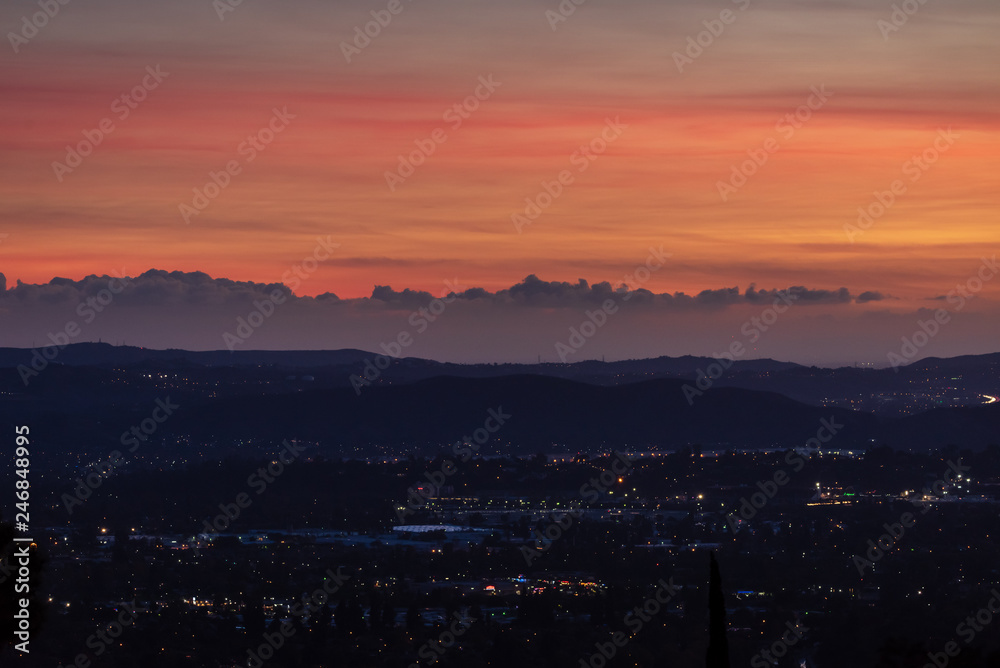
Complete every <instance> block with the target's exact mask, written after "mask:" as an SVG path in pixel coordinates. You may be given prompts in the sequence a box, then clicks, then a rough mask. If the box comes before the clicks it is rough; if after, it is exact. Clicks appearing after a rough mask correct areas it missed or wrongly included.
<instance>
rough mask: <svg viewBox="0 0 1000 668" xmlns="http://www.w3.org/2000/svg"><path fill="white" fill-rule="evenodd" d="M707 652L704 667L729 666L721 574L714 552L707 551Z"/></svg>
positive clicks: (725, 667) (718, 667)
mask: <svg viewBox="0 0 1000 668" xmlns="http://www.w3.org/2000/svg"><path fill="white" fill-rule="evenodd" d="M708 556H709V559H710V562H709V581H708V652H706V656H705V666H706V668H730V664H729V642H728V641H727V640H726V598H725V596H724V595H723V594H722V576H721V575H719V563H718V562H717V561H716V560H715V552H714V551H713V552H709V553H708Z"/></svg>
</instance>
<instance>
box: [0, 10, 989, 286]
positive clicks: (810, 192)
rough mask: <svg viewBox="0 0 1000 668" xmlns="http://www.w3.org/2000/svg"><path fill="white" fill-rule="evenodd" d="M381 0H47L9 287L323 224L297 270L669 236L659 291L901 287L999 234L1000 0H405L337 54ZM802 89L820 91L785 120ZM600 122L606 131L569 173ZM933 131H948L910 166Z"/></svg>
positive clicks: (587, 253)
mask: <svg viewBox="0 0 1000 668" xmlns="http://www.w3.org/2000/svg"><path fill="white" fill-rule="evenodd" d="M549 5H551V7H550V6H549ZM384 6H385V3H383V2H373V3H365V4H363V5H362V4H359V5H351V6H347V5H345V6H338V7H336V8H331V7H328V6H327V5H326V4H325V3H319V2H301V3H292V4H291V5H289V6H287V7H286V6H285V5H282V6H280V7H279V6H277V5H271V4H266V3H264V2H263V1H260V0H258V1H255V0H247V1H246V2H244V3H243V4H242V5H241V6H240V7H239V8H237V10H236V11H234V12H231V13H229V14H227V15H226V16H225V17H224V20H221V21H220V20H219V18H218V17H217V16H216V15H215V12H214V10H212V9H211V4H210V3H207V2H185V3H179V4H178V5H177V6H176V7H161V6H157V5H153V4H151V3H142V6H141V7H137V6H135V3H125V2H123V1H113V0H101V1H99V2H94V3H80V4H76V3H72V4H70V5H67V6H65V7H63V8H62V9H61V10H60V14H59V15H57V16H55V17H53V18H52V19H51V20H50V22H49V25H47V26H45V27H44V28H43V29H41V30H40V31H39V34H38V35H37V36H36V37H33V38H32V39H31V40H30V41H29V43H27V44H25V45H22V46H21V48H20V49H19V51H18V53H16V54H15V53H13V51H12V49H8V51H7V52H6V53H5V54H4V55H3V58H4V63H3V64H4V68H3V75H2V83H0V87H2V88H0V94H2V97H3V100H4V104H3V106H2V108H0V124H2V127H3V128H4V129H3V132H2V138H0V141H2V146H0V196H2V198H3V202H4V207H3V211H2V212H0V232H2V233H4V234H7V235H8V236H7V237H6V238H4V239H3V241H2V243H0V270H2V272H3V273H4V274H5V275H6V277H7V281H8V285H10V284H13V283H14V281H15V280H16V279H19V280H21V281H24V282H28V283H44V282H47V281H49V280H50V279H51V278H53V277H54V276H65V277H70V278H75V279H78V278H81V277H82V276H84V275H87V274H91V273H97V274H103V273H108V272H110V271H111V270H113V269H121V268H125V270H126V271H127V272H128V273H130V274H132V275H138V274H139V273H141V272H143V271H145V270H147V269H150V268H157V269H166V270H182V271H205V272H207V273H209V274H210V275H212V276H214V277H226V278H232V279H234V280H253V281H264V282H273V281H276V280H278V279H279V278H280V276H281V275H282V273H283V272H284V271H286V270H287V269H288V268H289V266H290V265H291V264H292V263H294V262H296V261H299V260H301V258H302V257H304V256H306V255H308V254H309V253H311V251H312V248H313V246H314V245H315V239H316V238H317V236H320V235H323V236H326V235H329V236H330V237H331V238H332V239H333V240H335V241H336V242H337V243H339V244H340V247H339V249H338V253H337V254H336V256H335V258H334V259H333V260H331V261H330V262H329V263H327V264H326V265H325V266H323V267H322V268H321V269H320V270H319V271H317V272H316V273H315V274H314V275H313V276H311V277H310V279H309V280H308V281H306V282H304V283H303V285H302V287H301V288H300V290H299V291H298V292H299V293H300V294H307V295H315V294H320V293H323V292H327V291H330V292H335V293H336V294H338V295H340V296H341V297H358V296H365V295H369V294H370V293H371V290H372V287H373V286H374V285H376V284H380V285H385V284H388V285H392V286H393V287H394V288H397V289H402V288H404V287H409V288H414V289H422V290H429V291H431V292H433V293H435V294H438V293H440V290H441V288H440V286H441V285H442V281H443V280H444V279H446V278H451V277H456V276H457V277H460V278H461V279H462V281H463V282H464V283H466V284H468V285H474V286H482V287H484V288H487V289H490V290H496V289H500V288H506V287H509V286H510V285H512V284H514V283H515V282H517V281H518V280H520V279H522V278H523V277H524V276H526V275H528V274H532V273H534V274H537V275H539V276H541V277H543V278H545V279H547V280H566V281H575V280H576V279H577V278H580V277H583V278H586V279H588V280H590V281H592V282H596V281H601V280H609V281H612V282H615V281H617V280H619V279H620V277H621V276H623V275H624V274H625V273H627V272H628V271H629V270H630V269H631V268H632V267H634V266H635V265H636V264H637V263H638V262H641V261H642V260H643V258H644V257H645V253H646V248H647V247H648V246H650V245H656V246H659V245H662V246H663V247H664V249H665V250H667V251H669V252H671V253H672V254H673V257H672V260H673V261H672V264H671V267H670V269H669V271H662V272H658V273H657V274H656V275H654V276H653V277H652V279H651V280H650V282H649V284H647V285H645V286H644V287H646V288H648V289H650V290H653V291H654V292H673V291H678V290H680V291H686V292H688V293H697V292H698V291H700V290H703V289H714V288H719V287H725V286H735V285H738V286H740V287H741V289H742V288H745V287H746V286H747V285H748V284H750V283H752V282H753V283H756V284H758V285H759V286H762V287H768V288H771V287H774V288H782V287H786V286H788V285H806V286H809V287H812V288H825V289H836V288H839V287H841V286H846V287H848V288H849V289H850V290H852V291H853V292H861V291H864V290H874V291H881V292H883V293H886V294H891V295H893V296H895V297H899V298H901V299H902V300H904V302H906V301H913V302H914V303H916V301H917V300H921V299H924V298H926V297H929V296H934V295H938V294H943V293H945V292H947V290H948V289H950V287H951V286H953V284H954V282H955V281H956V280H960V279H964V278H965V277H966V276H967V275H968V274H969V272H970V271H973V270H974V269H975V267H976V265H977V264H978V262H979V257H980V256H981V255H983V254H986V255H987V256H988V255H990V254H992V253H995V250H996V248H997V247H998V246H1000V244H998V243H997V242H998V241H1000V226H998V225H997V219H996V211H997V205H998V203H1000V201H998V200H1000V189H998V188H997V185H998V181H1000V179H998V176H1000V167H998V162H997V157H998V155H1000V134H998V120H997V117H996V114H995V110H996V109H997V108H998V102H1000V95H998V90H997V85H996V65H997V63H998V62H1000V43H998V42H997V41H996V39H995V35H996V34H997V28H1000V18H998V17H1000V11H998V9H997V6H996V5H995V3H990V2H986V1H982V2H980V1H967V2H958V3H950V4H948V5H947V6H946V5H936V4H934V3H928V4H926V5H924V6H922V7H921V9H920V10H919V12H918V13H917V14H916V15H914V16H913V17H912V18H910V19H909V21H908V22H907V24H906V25H904V26H902V27H901V28H900V30H899V31H897V32H894V33H892V34H891V35H890V36H889V39H888V40H885V39H883V35H882V34H881V33H880V30H879V28H878V27H877V23H876V22H877V21H878V20H879V19H885V18H888V16H889V11H888V10H886V9H882V8H873V7H870V6H869V5H868V3H860V2H858V3H853V2H843V3H836V4H833V3H830V4H826V5H823V6H820V7H817V6H814V4H813V3H798V2H793V1H792V0H784V1H781V2H777V3H768V4H767V5H766V6H764V5H763V4H762V5H761V6H760V7H757V6H756V3H751V5H750V6H749V8H748V9H746V10H745V11H741V10H739V8H738V4H737V3H732V2H714V3H709V4H705V3H696V2H693V1H687V0H679V1H676V2H670V3H652V2H642V1H632V2H628V3H624V4H616V5H614V6H613V7H612V6H610V5H607V4H603V5H602V4H600V3H599V2H597V0H592V2H591V3H587V4H585V5H583V6H581V7H580V8H579V9H578V10H577V12H575V13H574V15H573V16H571V17H569V18H568V20H567V21H565V22H563V23H560V24H558V26H557V29H556V30H552V29H551V27H550V25H549V23H548V22H547V20H546V18H545V15H544V12H545V10H546V9H554V8H555V7H556V6H557V3H555V2H551V3H528V2H514V3H510V4H505V5H503V6H500V5H470V4H468V3H457V2H423V1H422V2H420V3H419V4H418V3H413V4H409V3H405V4H404V10H403V12H402V13H401V14H399V15H397V16H395V17H394V18H393V21H392V23H391V24H390V25H388V26H386V27H385V28H383V29H382V33H381V34H380V35H378V37H376V38H375V39H374V40H372V43H371V44H370V45H369V46H367V47H365V49H364V50H362V52H361V53H360V54H359V55H356V56H355V57H354V58H353V62H351V63H347V62H345V59H344V57H343V55H342V53H341V49H340V43H341V41H343V40H348V39H350V37H351V35H352V32H353V28H354V26H356V25H363V24H364V22H365V21H366V20H370V19H371V17H370V15H369V12H370V11H371V10H379V9H382V8H384ZM19 7H20V6H12V5H5V6H4V7H3V8H2V9H0V26H7V27H8V28H9V29H16V27H17V26H19V25H20V23H21V16H22V14H23V13H24V11H27V10H26V9H25V8H26V7H28V5H25V6H24V7H20V8H19ZM727 8H730V9H732V10H733V11H734V15H735V16H736V20H735V22H734V23H732V24H731V25H729V26H727V27H726V28H725V30H724V32H723V34H721V35H720V36H718V37H716V38H714V42H713V43H712V44H710V45H709V46H708V47H707V48H705V50H704V53H703V54H701V55H700V56H699V57H698V58H697V59H695V60H694V61H693V63H691V64H689V65H688V66H687V67H686V69H685V71H684V72H683V73H681V72H678V70H677V67H676V66H675V63H674V59H673V57H672V54H673V53H674V52H675V51H680V50H683V49H684V48H685V45H686V41H687V37H688V36H696V35H697V34H698V33H699V32H700V31H702V30H704V29H705V28H704V26H703V25H702V22H703V21H704V20H710V19H713V18H715V17H718V15H719V12H720V11H721V10H723V9H727ZM156 65H159V66H160V67H161V68H162V70H163V71H165V72H169V76H167V77H166V78H165V79H164V80H163V82H162V83H161V84H159V85H158V86H157V87H156V88H155V89H153V90H151V91H149V93H148V98H147V99H146V100H145V101H143V102H141V103H139V104H138V106H137V108H135V109H134V110H131V112H130V115H129V117H128V118H126V119H124V120H117V119H115V121H114V122H115V129H114V131H113V132H112V133H110V134H108V135H106V136H105V137H104V138H103V140H102V142H101V144H100V145H99V146H97V147H96V148H95V149H94V151H93V153H92V155H90V156H88V157H86V158H85V159H84V160H83V162H82V164H81V165H80V166H79V167H77V168H76V169H74V170H73V172H72V173H69V174H66V175H64V178H63V181H62V182H59V181H57V179H56V178H55V175H54V173H53V167H52V163H53V162H54V161H63V160H64V159H65V153H66V149H65V147H66V145H67V144H70V143H74V144H75V143H77V142H79V141H80V140H81V139H83V135H82V132H84V131H86V130H91V129H93V128H95V127H97V126H98V124H99V122H100V121H101V119H103V118H105V117H110V118H114V116H115V114H114V113H113V112H112V103H113V102H114V100H115V99H116V98H117V97H118V96H120V95H121V94H122V93H125V92H127V91H129V90H130V89H131V88H132V87H134V86H136V85H138V84H140V83H141V82H142V79H143V76H144V75H145V69H146V67H147V66H156ZM491 74H492V76H493V77H494V78H495V80H497V81H499V82H500V86H499V87H498V88H497V89H496V90H495V91H494V92H493V93H492V94H490V95H489V96H488V98H487V99H485V100H484V101H482V102H480V103H479V108H478V109H476V110H475V111H473V112H471V113H470V114H469V117H468V118H467V119H464V120H463V122H462V124H461V126H460V127H458V128H452V127H451V124H450V123H448V122H446V121H445V120H444V118H443V117H442V114H443V112H444V111H445V110H447V109H448V108H450V107H452V106H453V105H455V104H456V103H461V102H462V101H463V99H465V98H467V97H468V96H469V95H472V94H473V92H474V91H475V89H476V87H477V85H478V81H477V80H478V78H479V77H480V76H487V75H491ZM820 85H824V86H825V87H826V89H828V90H829V91H830V92H832V96H831V97H830V98H829V100H827V101H826V102H825V103H823V104H822V105H820V106H819V108H818V109H817V110H815V111H813V112H812V115H811V118H809V120H807V121H805V122H803V123H802V124H801V127H799V128H797V129H795V130H794V133H792V134H791V136H787V135H785V134H784V133H783V132H781V131H779V130H778V129H777V128H776V123H777V122H778V120H779V119H780V118H781V117H782V116H784V115H785V114H787V113H789V112H794V111H795V109H796V108H797V107H799V106H800V105H803V104H805V103H806V102H807V100H808V99H809V96H810V88H811V87H813V86H820ZM275 107H277V108H279V109H280V108H287V110H288V111H289V112H290V113H292V114H294V115H295V119H294V120H292V121H291V122H290V124H289V125H288V127H287V129H285V130H283V131H282V132H280V133H278V134H277V135H276V137H275V139H274V141H273V143H271V144H270V145H268V146H267V147H266V149H265V150H263V151H261V152H260V153H259V154H258V155H257V157H256V158H255V160H254V161H253V162H252V163H249V164H246V163H245V162H244V157H243V156H241V154H240V153H239V151H238V148H237V147H238V146H239V145H240V142H241V141H243V140H244V139H245V138H246V137H247V135H249V134H251V133H256V132H257V131H258V130H259V129H260V128H262V127H265V126H266V124H267V122H268V120H269V119H270V118H271V116H272V109H273V108H275ZM607 118H620V120H621V122H622V123H624V124H627V126H628V127H627V128H626V129H625V130H624V131H623V132H622V133H621V136H620V137H618V138H616V139H615V140H614V141H612V142H610V143H609V144H608V145H607V150H606V151H605V152H604V153H603V154H602V155H600V156H599V157H598V158H597V159H596V160H595V161H593V162H592V163H589V166H588V167H587V169H586V171H583V172H580V171H578V166H577V165H576V164H575V163H573V162H572V156H573V154H574V152H575V151H577V150H578V149H579V147H580V146H581V145H584V144H587V143H588V142H590V141H591V140H593V139H595V138H596V137H599V136H600V133H601V130H602V128H603V127H604V125H605V120H606V119H607ZM436 128H442V129H443V130H444V134H445V135H446V136H447V140H446V141H445V142H444V143H443V144H440V145H438V146H437V147H436V149H435V151H434V154H433V155H431V156H429V157H428V158H427V159H426V162H425V163H424V164H423V165H421V166H420V167H418V168H417V169H416V171H415V173H414V174H413V176H411V177H409V178H408V179H407V180H406V182H405V183H403V184H402V185H400V186H399V187H398V188H397V189H396V191H395V192H390V190H389V188H388V187H387V185H386V180H385V172H386V170H392V169H394V168H395V167H396V166H397V156H398V155H400V154H402V153H408V152H410V151H412V150H414V148H415V145H414V142H415V140H425V139H426V138H427V137H429V136H431V133H432V132H433V131H434V130H435V129H436ZM944 128H952V130H953V132H954V133H957V135H958V137H959V138H958V140H957V141H956V142H954V144H953V145H950V146H949V147H948V148H947V150H946V151H944V152H943V153H941V155H940V159H939V160H937V161H936V162H935V163H934V164H933V165H930V166H929V168H928V169H926V171H923V170H922V171H921V173H920V179H919V180H918V181H911V180H909V179H910V177H909V176H904V171H903V170H904V168H905V165H906V163H907V161H909V160H910V159H911V158H912V157H913V156H916V155H920V154H921V153H922V152H923V151H924V150H925V149H929V148H930V147H932V146H933V145H934V141H935V138H936V137H937V135H938V132H939V130H940V129H944ZM769 138H774V139H775V140H776V141H777V144H778V146H779V148H778V150H777V151H776V152H775V153H774V154H773V155H771V156H770V157H769V159H768V161H767V163H766V164H764V165H763V166H762V167H760V169H759V171H758V172H757V173H756V174H754V175H753V176H751V177H750V178H749V179H748V180H747V183H746V185H744V186H742V187H741V188H740V189H739V190H738V191H737V192H735V193H733V194H731V195H730V196H729V197H728V201H726V202H723V201H722V199H721V198H720V194H719V190H718V182H719V181H720V180H723V179H727V178H728V177H729V175H730V170H731V167H732V166H733V165H734V164H735V165H738V164H739V163H741V162H743V161H744V160H746V159H747V151H748V150H753V149H759V148H760V147H761V146H763V145H764V143H765V141H767V140H768V139H769ZM231 160H237V161H238V162H240V163H241V169H242V171H241V173H240V174H238V175H236V176H234V177H233V178H232V182H231V184H230V185H229V186H228V187H227V188H225V189H224V190H222V192H221V193H220V194H219V195H218V197H217V198H215V199H214V200H213V201H212V202H211V203H210V205H209V206H208V207H207V208H206V209H205V210H204V211H203V212H201V213H200V214H199V215H197V216H196V217H194V218H192V220H191V223H190V224H186V223H185V221H184V220H183V218H182V216H181V215H180V213H179V211H178V207H179V205H180V204H182V203H190V202H191V198H192V189H193V188H195V187H201V186H203V185H204V184H205V183H206V181H207V180H208V173H209V171H218V170H221V169H224V168H225V165H226V163H227V162H228V161H231ZM562 170H570V171H571V173H572V175H573V183H572V184H571V185H569V186H568V187H566V188H565V191H564V192H563V193H562V194H561V195H560V196H559V197H558V198H556V200H555V201H554V202H553V203H552V205H551V206H549V207H548V208H547V209H546V210H545V211H544V213H542V214H541V216H540V217H538V218H537V220H535V221H534V222H533V223H532V224H531V225H530V226H528V227H525V228H524V229H523V230H522V232H521V233H520V234H519V233H518V232H517V231H516V230H515V228H514V225H513V224H512V223H511V214H512V213H515V212H518V211H523V209H524V207H525V198H526V197H530V198H534V197H536V196H537V195H538V193H539V192H540V191H541V187H542V186H541V185H540V183H541V182H542V181H543V180H544V181H551V180H553V179H555V178H557V177H558V174H559V172H560V171H562ZM895 179H903V180H904V181H905V183H906V187H907V190H906V192H905V193H904V194H902V195H900V196H899V197H898V199H897V201H896V203H895V204H894V205H893V206H892V207H891V208H890V209H889V211H888V212H887V213H885V214H884V215H883V216H882V217H881V218H879V219H878V220H877V221H875V223H874V225H873V226H872V227H871V228H870V229H869V230H867V231H865V232H864V234H861V235H859V236H856V238H855V239H854V240H853V242H852V241H850V240H849V238H848V235H847V233H846V232H845V229H844V226H845V224H851V223H854V222H855V221H856V219H857V209H858V207H859V206H865V207H867V206H868V205H869V204H870V203H871V202H872V201H873V192H874V191H876V190H878V191H883V190H887V189H889V188H890V186H891V184H892V182H893V181H894V180H895ZM997 289H998V288H997V287H996V286H993V285H989V286H987V288H986V289H985V290H984V292H983V296H984V297H987V298H991V297H992V296H993V295H996V294H997Z"/></svg>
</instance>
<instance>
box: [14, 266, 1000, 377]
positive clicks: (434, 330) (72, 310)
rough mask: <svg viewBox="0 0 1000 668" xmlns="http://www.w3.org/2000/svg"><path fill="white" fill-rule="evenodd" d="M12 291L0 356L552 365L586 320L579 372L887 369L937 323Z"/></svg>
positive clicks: (949, 342) (558, 288) (816, 305)
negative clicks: (55, 349)
mask: <svg viewBox="0 0 1000 668" xmlns="http://www.w3.org/2000/svg"><path fill="white" fill-rule="evenodd" d="M0 286H3V287H4V288H5V289H4V290H3V291H2V292H0V319H2V321H3V322H4V328H3V331H2V333H0V337H2V338H0V346H10V347H35V346H39V345H47V344H48V343H49V342H50V341H51V340H52V337H53V336H58V334H59V333H60V332H68V331H76V332H77V333H76V334H73V335H72V342H80V341H96V340H99V339H100V340H103V341H106V342H111V343H128V344H133V345H142V346H148V347H153V348H188V349H193V350H206V349H225V348H226V347H227V345H233V346H234V348H238V349H243V350H250V349H296V348H298V349H337V348H360V349H364V350H372V351H378V350H379V349H380V345H381V344H383V343H386V342H392V341H396V340H398V339H399V337H400V335H401V334H406V335H408V337H409V339H412V343H411V344H409V345H408V347H407V348H406V349H405V350H404V351H402V355H403V356H416V357H428V358H432V359H439V360H449V361H461V362H471V361H526V360H532V359H537V358H538V357H541V358H542V359H548V360H549V361H552V360H553V359H554V358H555V357H556V356H555V354H554V350H555V346H556V344H557V343H560V342H566V341H567V340H568V339H569V337H570V336H571V334H572V331H573V329H574V328H575V329H577V330H579V329H580V326H581V325H582V324H583V323H585V322H588V321H590V322H596V321H601V324H600V327H596V328H594V333H593V334H592V335H591V336H588V337H586V339H587V340H586V342H585V345H584V346H581V347H580V348H579V350H575V351H574V352H573V359H572V360H571V361H577V360H580V359H593V358H600V357H601V356H606V357H607V358H608V359H621V358H638V357H655V356H659V355H684V354H701V355H710V354H713V353H714V352H716V351H721V350H725V349H726V348H727V346H728V345H729V343H730V342H732V341H734V340H737V339H743V340H744V343H746V344H747V348H748V351H749V352H748V357H773V358H776V359H784V360H792V361H799V362H805V363H810V362H816V363H850V362H852V361H856V360H863V361H875V362H878V361H879V358H882V357H884V356H885V353H886V352H888V351H889V350H891V349H892V348H893V346H897V347H898V341H899V339H900V337H902V336H905V335H908V334H911V333H912V331H913V330H914V329H915V327H916V326H917V325H916V323H917V321H918V319H919V318H920V317H926V316H927V315H928V313H929V312H928V311H922V310H919V309H918V308H907V307H906V305H905V304H902V303H901V302H900V300H897V299H895V298H893V297H891V296H890V295H888V294H886V293H883V292H881V291H878V290H862V291H858V292H855V291H852V290H850V289H848V288H846V287H836V288H815V287H806V286H797V285H792V286H787V287H784V288H766V289H765V288H758V287H757V286H756V285H754V284H751V285H749V286H748V287H746V288H745V289H743V290H741V289H740V288H738V287H735V286H734V287H722V288H715V289H706V290H702V291H701V292H699V293H697V294H687V293H684V292H673V293H654V292H651V291H649V290H645V289H642V288H635V289H629V288H627V287H625V286H624V285H613V284H611V283H609V282H606V281H605V282H599V283H594V284H591V283H588V282H587V281H586V280H583V279H579V280H577V281H576V282H565V281H546V280H543V279H541V278H539V277H538V276H536V275H534V274H532V275H529V276H527V277H525V278H524V279H523V280H522V281H519V282H518V283H516V284H514V285H512V286H510V287H509V288H506V289H501V290H497V291H489V290H486V289H483V288H479V287H474V286H469V285H464V284H463V283H462V281H461V280H460V279H458V278H455V279H452V280H450V281H445V282H443V283H442V284H441V289H440V290H437V291H433V292H432V291H426V290H413V289H409V288H404V289H400V290H397V289H394V288H393V287H391V286H388V285H376V286H375V287H374V288H373V289H372V292H371V295H370V296H368V297H361V298H351V299H342V298H340V297H338V296H337V295H336V294H334V293H325V294H322V295H318V296H316V297H310V296H304V297H299V296H296V295H295V294H294V293H293V292H292V290H291V289H289V287H288V286H286V285H284V284H281V283H268V284H265V283H255V282H251V281H234V280H229V279H225V278H212V277H211V276H209V275H208V274H205V273H202V272H189V273H188V272H177V271H175V272H167V271H162V270H150V271H147V272H145V273H143V274H141V275H139V276H136V277H133V278H123V277H122V275H121V274H120V273H119V275H118V276H95V275H91V276H87V277H85V278H83V279H80V280H71V279H65V278H54V279H52V280H51V281H49V282H48V283H45V284H39V285H35V284H26V283H22V282H20V281H17V283H16V284H15V285H13V286H9V287H8V286H7V282H6V279H5V278H4V277H3V275H2V274H0ZM609 300H610V301H609ZM880 302H881V303H882V304H880ZM924 303H926V302H924ZM607 304H612V305H613V308H612V309H611V310H610V311H609V312H607V313H605V315H607V317H606V318H604V317H601V316H600V314H599V312H604V307H605V306H606V305H607ZM776 304H777V306H775V305H776ZM785 305H790V306H785ZM890 306H891V307H892V310H889V307H890ZM983 306H985V307H986V309H985V310H984V309H983V308H979V309H978V311H977V310H976V309H968V310H967V311H966V312H964V313H962V314H961V315H960V317H957V318H956V319H955V320H956V322H957V323H958V324H951V325H949V326H948V327H947V328H945V331H943V333H942V335H941V336H940V337H938V340H935V341H934V342H933V346H929V347H928V354H932V353H933V354H940V355H948V354H964V353H969V352H988V351H990V350H991V345H992V344H991V343H989V341H988V340H987V339H984V338H983V337H982V336H980V335H979V334H977V333H976V332H980V333H981V331H985V328H984V329H983V330H980V329H978V328H979V327H980V326H981V325H982V323H983V322H984V320H983V319H984V318H985V319H987V320H988V319H989V318H990V317H995V313H992V311H990V310H989V308H991V306H990V305H989V304H988V303H985V302H984V303H983ZM755 319H756V320H755ZM241 323H244V324H242V325H241ZM246 323H250V326H248V325H247V324H246ZM748 323H751V324H749V325H748ZM762 323H763V324H762ZM240 327H242V329H240ZM588 331H590V328H589V326H588ZM748 332H750V333H751V334H748ZM247 334H249V335H247ZM987 338H988V337H987ZM980 339H982V340H980ZM234 341H235V343H233V342H234Z"/></svg>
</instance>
